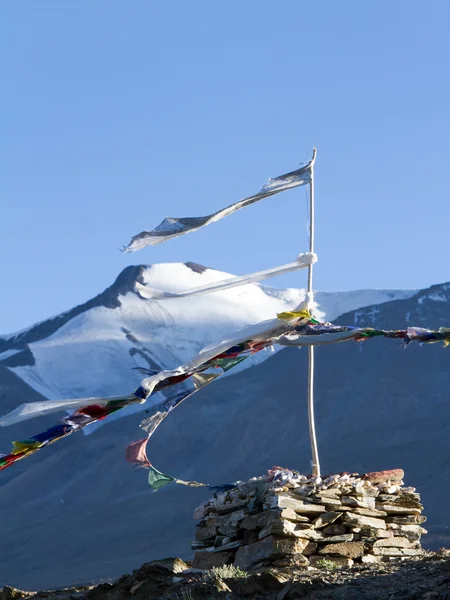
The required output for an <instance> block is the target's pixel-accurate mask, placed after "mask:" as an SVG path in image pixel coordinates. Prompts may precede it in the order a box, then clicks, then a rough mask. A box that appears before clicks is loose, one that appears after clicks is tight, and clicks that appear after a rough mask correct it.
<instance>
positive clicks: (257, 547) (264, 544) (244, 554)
mask: <svg viewBox="0 0 450 600" xmlns="http://www.w3.org/2000/svg"><path fill="white" fill-rule="evenodd" d="M308 543H309V542H308V540H305V539H302V538H280V537H275V536H269V537H266V538H264V539H262V540H260V541H258V542H255V543H254V544H250V545H248V546H241V548H239V550H238V551H237V552H236V557H235V560H234V564H235V565H236V566H237V567H240V568H241V569H244V570H247V569H249V568H250V567H251V566H252V565H254V564H256V563H258V562H261V561H264V560H275V559H282V558H284V557H285V555H287V554H302V552H303V550H304V549H305V548H306V547H307V546H308Z"/></svg>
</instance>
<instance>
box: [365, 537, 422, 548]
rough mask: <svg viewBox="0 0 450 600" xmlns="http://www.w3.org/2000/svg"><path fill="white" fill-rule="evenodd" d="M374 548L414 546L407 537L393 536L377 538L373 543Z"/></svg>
mask: <svg viewBox="0 0 450 600" xmlns="http://www.w3.org/2000/svg"><path fill="white" fill-rule="evenodd" d="M373 547H374V548H412V544H411V542H410V541H409V540H408V539H407V538H405V537H391V538H386V539H384V540H377V541H376V542H375V543H374V544H373Z"/></svg>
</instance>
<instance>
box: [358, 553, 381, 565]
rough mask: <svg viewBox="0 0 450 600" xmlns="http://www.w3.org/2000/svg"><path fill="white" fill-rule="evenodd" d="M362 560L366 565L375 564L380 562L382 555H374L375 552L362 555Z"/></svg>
mask: <svg viewBox="0 0 450 600" xmlns="http://www.w3.org/2000/svg"><path fill="white" fill-rule="evenodd" d="M361 562H362V563H364V564H366V565H373V564H375V563H378V562H380V557H379V556H374V555H373V554H365V555H364V556H361Z"/></svg>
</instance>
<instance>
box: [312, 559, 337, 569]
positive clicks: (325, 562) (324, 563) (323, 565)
mask: <svg viewBox="0 0 450 600" xmlns="http://www.w3.org/2000/svg"><path fill="white" fill-rule="evenodd" d="M316 567H319V568H320V569H326V570H327V571H334V570H335V569H337V568H338V565H337V564H336V563H335V562H333V561H332V560H329V559H328V558H321V559H320V560H318V561H317V562H316Z"/></svg>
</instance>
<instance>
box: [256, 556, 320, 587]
mask: <svg viewBox="0 0 450 600" xmlns="http://www.w3.org/2000/svg"><path fill="white" fill-rule="evenodd" d="M296 556H300V557H301V558H302V559H304V561H306V562H303V563H301V564H303V565H304V564H306V563H308V559H307V558H305V557H304V556H302V555H301V554H294V555H293V556H292V557H289V560H291V561H292V560H293V559H294V557H296ZM288 580H289V577H287V575H286V574H285V573H279V572H277V571H274V570H270V571H263V572H262V573H261V575H260V576H259V583H260V585H261V586H262V587H263V589H265V590H282V589H283V588H284V586H285V585H286V582H287V581H288Z"/></svg>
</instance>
